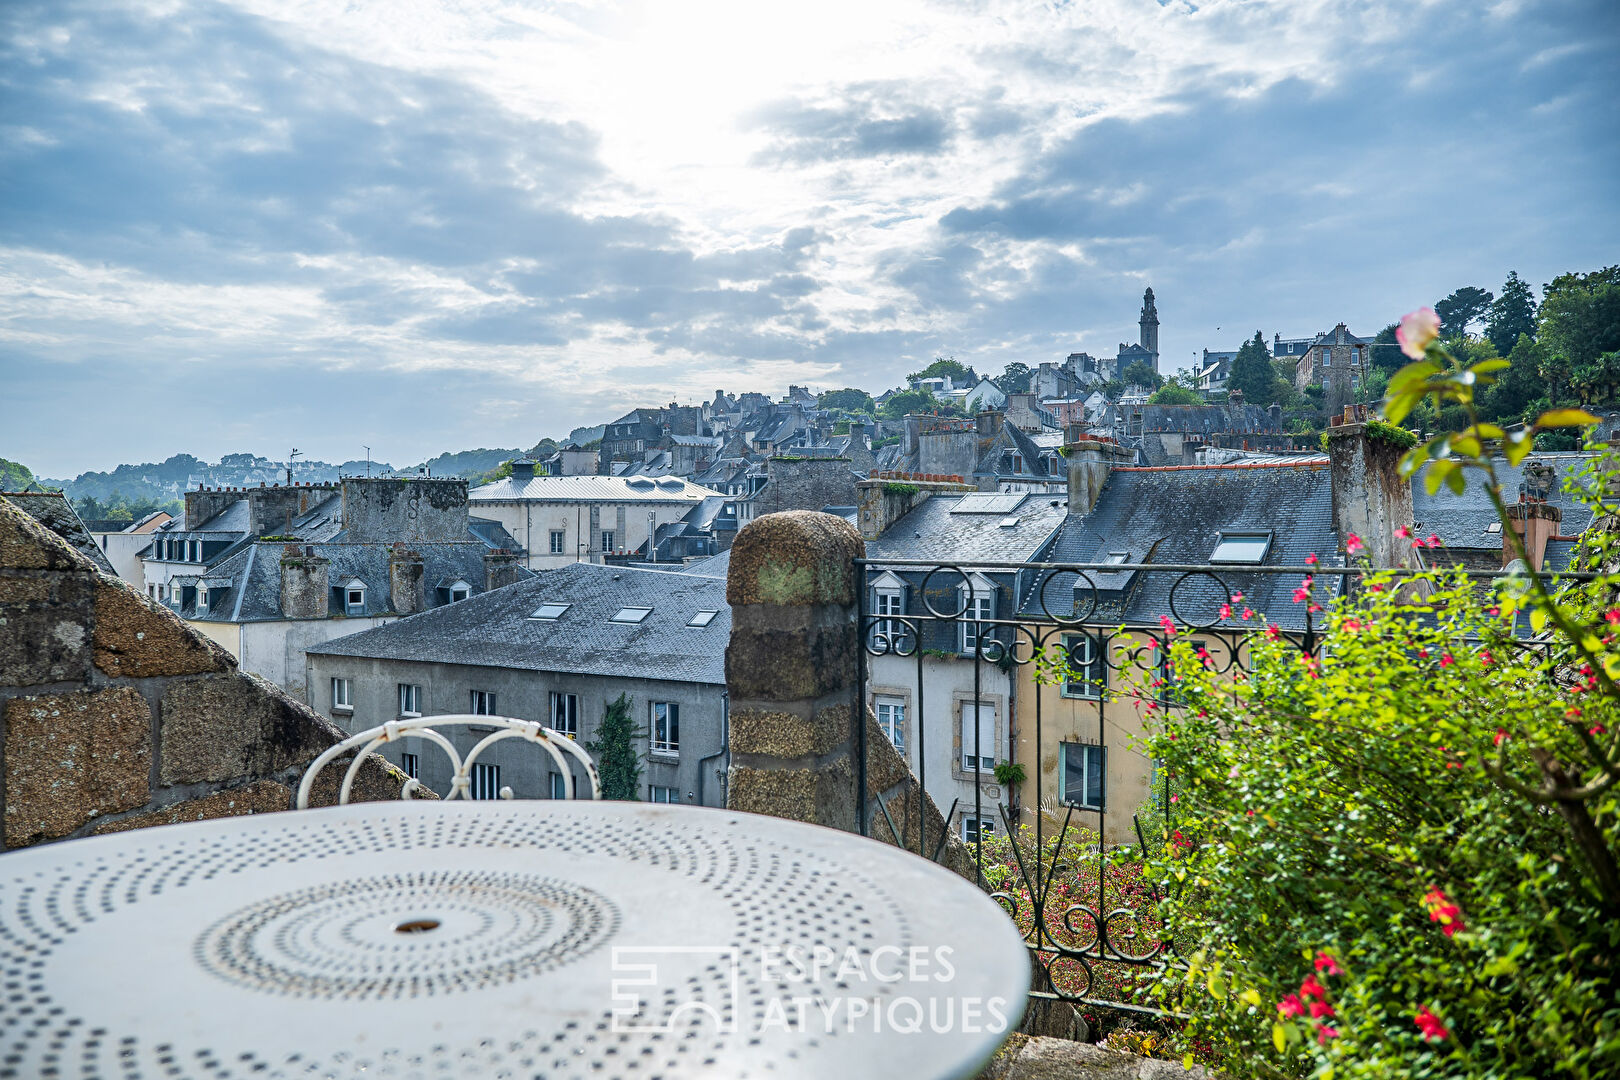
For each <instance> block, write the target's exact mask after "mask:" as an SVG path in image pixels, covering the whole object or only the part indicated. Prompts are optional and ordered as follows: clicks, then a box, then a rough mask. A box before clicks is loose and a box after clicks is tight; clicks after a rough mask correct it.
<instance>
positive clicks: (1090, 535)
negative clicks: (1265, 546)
mask: <svg viewBox="0 0 1620 1080" xmlns="http://www.w3.org/2000/svg"><path fill="white" fill-rule="evenodd" d="M1222 530H1227V531H1230V532H1270V533H1271V534H1272V541H1271V546H1270V548H1269V550H1268V551H1267V552H1266V555H1265V558H1264V560H1263V565H1270V566H1277V565H1287V566H1300V565H1303V564H1304V560H1305V557H1306V556H1307V555H1310V554H1313V553H1315V554H1318V555H1319V556H1320V557H1321V559H1322V563H1321V565H1324V566H1326V565H1340V563H1339V562H1338V556H1337V555H1336V554H1335V552H1337V550H1338V541H1337V537H1336V534H1335V532H1334V527H1333V493H1332V485H1331V474H1330V472H1329V468H1328V466H1327V464H1326V462H1325V461H1319V462H1305V463H1290V464H1286V465H1195V466H1181V467H1161V468H1122V469H1115V470H1113V471H1112V472H1111V473H1110V474H1109V476H1108V480H1107V482H1106V483H1105V484H1104V485H1103V489H1102V492H1101V494H1100V495H1099V496H1098V498H1097V504H1096V506H1094V507H1093V508H1092V510H1091V512H1090V513H1088V514H1084V515H1079V514H1073V515H1069V516H1068V517H1067V518H1066V519H1065V520H1064V522H1063V524H1062V526H1061V527H1060V529H1059V531H1058V533H1057V535H1056V536H1055V537H1053V539H1052V541H1051V542H1050V543H1049V544H1046V545H1044V546H1043V547H1042V548H1041V550H1040V551H1038V552H1037V553H1036V554H1035V556H1034V558H1033V559H1031V560H1030V561H1033V562H1074V563H1101V562H1106V561H1107V558H1108V554H1109V552H1111V551H1124V552H1126V553H1127V554H1128V558H1127V560H1126V561H1128V562H1133V563H1184V564H1207V563H1208V562H1209V557H1210V554H1211V553H1212V552H1213V551H1214V549H1215V544H1216V542H1217V539H1218V535H1219V533H1220V532H1221V531H1222ZM1218 572H1219V573H1220V577H1221V580H1222V581H1224V582H1225V583H1226V584H1227V585H1228V586H1229V587H1230V588H1232V589H1233V590H1236V591H1241V592H1242V593H1243V595H1244V597H1245V602H1246V603H1247V604H1248V605H1249V606H1251V607H1253V609H1254V610H1255V611H1257V612H1261V613H1263V614H1265V615H1267V616H1268V617H1269V618H1270V619H1271V621H1272V622H1275V623H1277V624H1279V625H1281V626H1284V627H1293V628H1299V627H1303V625H1304V616H1305V611H1304V608H1305V605H1304V604H1295V603H1293V602H1292V595H1293V592H1294V589H1295V588H1296V587H1297V586H1298V585H1299V579H1297V578H1295V577H1293V576H1292V575H1275V574H1245V573H1243V572H1242V571H1241V569H1240V568H1239V567H1236V566H1233V567H1231V568H1230V569H1222V570H1220V571H1218ZM1093 576H1094V577H1095V578H1096V579H1097V588H1098V597H1097V599H1098V602H1099V605H1100V606H1099V608H1098V614H1097V615H1095V616H1093V617H1092V618H1091V621H1094V622H1095V621H1111V620H1114V619H1118V620H1120V621H1123V622H1126V623H1130V624H1133V625H1148V626H1151V625H1154V624H1156V623H1157V622H1158V620H1159V618H1160V616H1162V615H1169V614H1170V613H1171V610H1170V592H1171V589H1172V588H1175V589H1176V605H1177V608H1178V610H1179V611H1180V612H1182V613H1183V615H1184V616H1185V617H1188V618H1192V619H1196V620H1197V621H1199V622H1203V621H1206V620H1207V619H1208V618H1209V617H1210V616H1212V615H1213V613H1214V612H1213V606H1212V605H1218V604H1219V603H1220V600H1221V597H1220V595H1219V589H1218V587H1217V586H1216V584H1215V582H1214V581H1213V580H1212V579H1208V578H1194V579H1189V580H1188V581H1187V582H1186V584H1184V585H1181V586H1179V587H1177V586H1176V582H1177V579H1178V578H1179V577H1180V575H1179V574H1176V573H1149V572H1143V571H1126V572H1123V573H1117V574H1108V573H1099V574H1094V575H1093ZM1031 577H1033V575H1031ZM1065 581H1067V579H1065ZM1336 583H1337V579H1328V578H1320V579H1318V594H1317V595H1318V601H1317V602H1318V603H1323V604H1325V602H1326V597H1327V596H1328V595H1330V592H1329V590H1330V589H1336V588H1337V584H1336ZM1081 593H1082V595H1081V596H1080V597H1079V598H1078V599H1077V601H1076V602H1077V603H1078V604H1079V605H1080V607H1081V608H1082V610H1083V609H1084V608H1085V607H1086V605H1087V604H1089V603H1090V597H1089V590H1086V589H1084V588H1082V590H1081ZM1048 601H1049V603H1050V604H1051V605H1052V606H1053V610H1054V611H1056V610H1057V607H1056V602H1057V597H1056V593H1055V592H1051V593H1049V595H1048ZM1021 606H1022V610H1023V611H1024V613H1025V614H1026V615H1040V614H1041V606H1040V601H1039V599H1038V597H1037V596H1035V594H1034V589H1033V588H1032V587H1031V588H1028V589H1026V593H1025V595H1024V597H1023V600H1022V605H1021ZM1230 625H1232V626H1233V627H1234V628H1236V627H1244V626H1252V625H1253V624H1252V623H1248V624H1246V623H1244V622H1242V621H1241V620H1239V619H1237V618H1235V617H1234V619H1233V620H1231V623H1230Z"/></svg>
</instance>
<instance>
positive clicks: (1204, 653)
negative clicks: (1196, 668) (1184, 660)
mask: <svg viewBox="0 0 1620 1080" xmlns="http://www.w3.org/2000/svg"><path fill="white" fill-rule="evenodd" d="M1198 659H1200V660H1202V661H1203V662H1204V666H1205V667H1213V666H1214V664H1215V661H1214V659H1213V658H1212V657H1211V656H1210V655H1209V650H1208V649H1206V648H1204V647H1203V646H1202V645H1200V646H1199V647H1198Z"/></svg>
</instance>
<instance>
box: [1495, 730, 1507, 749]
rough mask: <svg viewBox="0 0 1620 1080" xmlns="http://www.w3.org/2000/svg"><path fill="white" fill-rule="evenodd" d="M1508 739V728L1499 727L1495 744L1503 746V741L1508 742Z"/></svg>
mask: <svg viewBox="0 0 1620 1080" xmlns="http://www.w3.org/2000/svg"><path fill="white" fill-rule="evenodd" d="M1507 740H1508V733H1507V728H1497V729H1496V741H1495V743H1494V744H1493V745H1495V746H1501V745H1502V744H1503V743H1505V742H1507Z"/></svg>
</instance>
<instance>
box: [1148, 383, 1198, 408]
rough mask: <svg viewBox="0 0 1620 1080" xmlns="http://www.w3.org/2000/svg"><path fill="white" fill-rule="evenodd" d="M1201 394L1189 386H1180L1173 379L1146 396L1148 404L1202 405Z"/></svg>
mask: <svg viewBox="0 0 1620 1080" xmlns="http://www.w3.org/2000/svg"><path fill="white" fill-rule="evenodd" d="M1203 403H1204V398H1203V395H1201V394H1200V393H1199V392H1198V391H1196V390H1193V389H1191V388H1190V387H1186V386H1182V385H1181V384H1180V383H1178V382H1176V381H1175V380H1174V379H1172V380H1170V381H1169V382H1167V383H1165V384H1164V385H1163V386H1161V387H1159V388H1158V389H1157V390H1155V391H1153V396H1152V397H1150V398H1148V404H1149V405H1202V404H1203Z"/></svg>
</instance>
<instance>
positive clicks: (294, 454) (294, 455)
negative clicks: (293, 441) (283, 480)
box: [287, 446, 303, 487]
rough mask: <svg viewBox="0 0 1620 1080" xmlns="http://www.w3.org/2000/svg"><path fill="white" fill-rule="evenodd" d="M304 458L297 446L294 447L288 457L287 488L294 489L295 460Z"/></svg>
mask: <svg viewBox="0 0 1620 1080" xmlns="http://www.w3.org/2000/svg"><path fill="white" fill-rule="evenodd" d="M302 456H303V452H302V451H300V450H299V449H298V448H297V447H296V446H295V447H293V451H292V453H290V454H288V455H287V486H288V487H292V467H293V459H294V458H298V457H302Z"/></svg>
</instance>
